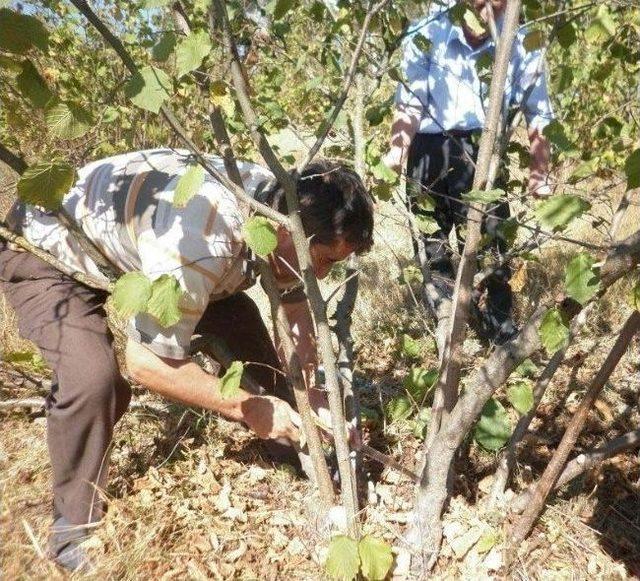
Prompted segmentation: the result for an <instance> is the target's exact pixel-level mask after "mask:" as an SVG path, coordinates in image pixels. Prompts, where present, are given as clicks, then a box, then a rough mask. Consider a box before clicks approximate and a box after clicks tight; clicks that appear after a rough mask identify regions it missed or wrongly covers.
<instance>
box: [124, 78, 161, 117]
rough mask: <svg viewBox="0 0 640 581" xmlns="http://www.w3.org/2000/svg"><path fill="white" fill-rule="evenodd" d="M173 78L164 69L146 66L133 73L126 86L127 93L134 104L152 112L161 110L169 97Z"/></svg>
mask: <svg viewBox="0 0 640 581" xmlns="http://www.w3.org/2000/svg"><path fill="white" fill-rule="evenodd" d="M170 90H171V79H170V78H169V76H168V75H167V73H165V72H164V71H162V70H160V69H157V68H155V67H144V68H143V69H141V70H140V72H139V73H137V74H135V75H133V76H132V77H131V79H129V82H128V83H127V84H126V86H125V88H124V92H125V95H126V96H127V97H128V98H129V99H131V102H132V103H133V104H134V105H137V106H138V107H140V108H141V109H146V110H147V111H151V112H152V113H157V112H158V111H160V107H161V106H162V104H163V103H164V102H165V101H166V100H167V99H168V98H169V91H170Z"/></svg>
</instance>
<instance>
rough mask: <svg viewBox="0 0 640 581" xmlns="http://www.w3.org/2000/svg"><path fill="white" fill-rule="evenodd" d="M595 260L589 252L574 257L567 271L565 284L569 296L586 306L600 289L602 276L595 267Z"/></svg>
mask: <svg viewBox="0 0 640 581" xmlns="http://www.w3.org/2000/svg"><path fill="white" fill-rule="evenodd" d="M594 263H595V260H594V259H593V258H592V257H591V255H589V254H588V253H587V252H580V253H578V254H577V255H576V256H574V257H573V258H572V259H571V261H570V262H569V264H567V269H566V271H565V279H564V284H565V288H566V289H567V294H568V295H569V296H570V297H571V298H572V299H575V300H576V301H578V302H579V303H580V304H581V305H584V304H585V303H586V302H587V301H588V300H589V299H590V298H591V297H592V296H593V295H595V294H596V293H597V292H598V288H599V287H600V274H599V272H598V270H597V269H595V268H594V267H593V265H594Z"/></svg>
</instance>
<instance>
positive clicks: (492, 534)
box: [474, 529, 500, 555]
mask: <svg viewBox="0 0 640 581" xmlns="http://www.w3.org/2000/svg"><path fill="white" fill-rule="evenodd" d="M499 540H500V534H499V533H498V532H497V531H495V530H493V529H491V530H490V531H487V532H486V533H484V534H483V535H482V536H481V537H480V540H478V542H477V543H476V545H475V547H474V549H475V550H476V552H478V553H479V554H481V555H482V554H484V553H488V552H489V551H490V550H491V549H493V547H494V546H495V545H496V544H497V543H498V541H499Z"/></svg>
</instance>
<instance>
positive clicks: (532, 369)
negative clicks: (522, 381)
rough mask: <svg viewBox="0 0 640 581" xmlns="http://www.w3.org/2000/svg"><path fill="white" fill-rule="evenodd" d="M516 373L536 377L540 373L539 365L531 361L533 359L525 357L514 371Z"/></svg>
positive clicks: (521, 375)
mask: <svg viewBox="0 0 640 581" xmlns="http://www.w3.org/2000/svg"><path fill="white" fill-rule="evenodd" d="M514 373H515V374H516V375H519V376H520V377H535V376H536V374H537V373H538V366H537V365H536V364H535V363H534V362H533V361H531V359H529V358H527V359H525V360H524V361H523V362H522V363H521V364H520V365H518V367H516V370H515V371H514Z"/></svg>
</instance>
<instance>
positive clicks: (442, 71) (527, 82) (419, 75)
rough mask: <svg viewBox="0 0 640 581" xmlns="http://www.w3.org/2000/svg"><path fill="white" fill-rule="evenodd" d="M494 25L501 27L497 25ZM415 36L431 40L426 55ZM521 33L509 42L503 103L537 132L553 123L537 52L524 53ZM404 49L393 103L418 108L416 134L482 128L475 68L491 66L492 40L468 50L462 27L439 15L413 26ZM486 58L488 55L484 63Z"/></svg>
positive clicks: (481, 93) (485, 90)
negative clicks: (401, 76) (510, 50)
mask: <svg viewBox="0 0 640 581" xmlns="http://www.w3.org/2000/svg"><path fill="white" fill-rule="evenodd" d="M497 24H498V28H500V27H501V22H498V23H497ZM418 34H421V35H422V36H423V37H424V38H426V39H427V40H428V41H430V42H431V46H430V48H429V49H428V51H427V52H424V51H423V50H420V48H419V47H418V46H417V45H416V43H415V42H414V39H415V38H416V35H418ZM525 34H526V32H525V31H523V30H522V29H521V30H520V31H519V32H518V35H517V37H516V40H515V42H514V47H513V54H512V58H511V62H510V63H509V70H508V74H507V82H506V87H505V101H506V103H505V104H506V105H507V107H522V110H523V113H524V116H525V119H526V120H527V124H528V126H529V127H530V128H535V129H538V130H540V131H541V130H542V129H543V128H544V127H545V126H546V125H547V124H548V123H549V122H550V121H551V120H552V119H553V110H552V108H551V102H550V101H549V94H548V91H547V81H546V77H545V70H544V60H543V56H542V53H541V51H539V50H535V51H532V52H527V50H526V49H525V48H524V45H523V40H524V37H525ZM420 44H421V43H420V42H418V45H420ZM403 48H404V54H403V59H402V70H403V73H404V78H405V80H406V84H404V83H400V84H399V86H398V90H397V92H396V99H395V100H396V104H397V105H401V106H402V105H405V106H410V107H414V108H417V109H419V110H421V112H422V113H421V115H422V118H421V122H420V127H419V129H418V132H419V133H441V132H443V131H451V130H469V129H481V128H482V127H483V125H484V121H485V107H486V105H487V104H488V95H489V87H488V85H487V84H486V83H484V82H482V81H481V80H480V78H479V75H478V69H477V68H476V65H477V63H478V60H479V59H482V60H481V61H480V62H481V63H482V62H483V61H485V65H486V64H488V66H491V64H492V63H493V56H494V54H495V45H494V43H493V40H491V39H488V40H487V41H485V42H484V43H483V44H482V45H481V46H479V47H478V48H476V49H474V48H472V47H471V46H470V45H469V44H468V43H467V40H466V39H465V36H464V32H463V31H462V28H461V27H460V26H457V25H455V24H452V23H451V21H450V20H449V16H448V12H447V11H444V12H440V13H438V14H435V15H434V14H430V15H429V16H427V17H426V18H424V19H422V20H420V21H419V22H417V23H416V24H414V25H412V26H411V27H410V29H409V33H408V35H407V37H406V38H405V40H404V42H403ZM483 55H484V56H483ZM488 56H491V61H490V62H489V63H487V57H488ZM489 70H490V69H489Z"/></svg>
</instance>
